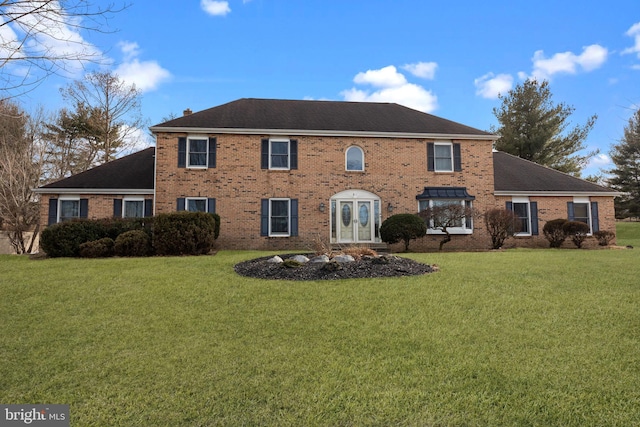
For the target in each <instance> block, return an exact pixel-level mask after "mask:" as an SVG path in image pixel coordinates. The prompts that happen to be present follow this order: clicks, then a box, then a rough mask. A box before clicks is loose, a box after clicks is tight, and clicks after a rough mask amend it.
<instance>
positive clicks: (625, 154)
mask: <svg viewBox="0 0 640 427" xmlns="http://www.w3.org/2000/svg"><path fill="white" fill-rule="evenodd" d="M609 155H610V156H611V160H612V161H613V164H614V165H615V168H613V169H611V170H610V171H609V173H610V174H611V175H613V176H612V178H610V179H609V184H610V185H611V187H613V188H614V189H616V190H618V191H620V192H623V193H625V195H624V196H621V197H616V199H615V209H616V217H618V218H629V217H638V216H640V109H638V110H637V111H636V112H635V113H634V114H633V116H631V118H630V119H629V123H628V124H627V126H626V127H625V128H624V135H623V137H622V140H621V141H620V143H619V144H616V145H614V146H613V148H612V149H611V152H610V153H609Z"/></svg>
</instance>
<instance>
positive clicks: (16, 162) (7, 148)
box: [0, 101, 45, 254]
mask: <svg viewBox="0 0 640 427" xmlns="http://www.w3.org/2000/svg"><path fill="white" fill-rule="evenodd" d="M40 115H41V112H40V113H38V114H36V116H37V118H36V119H34V118H33V117H30V116H28V115H27V114H26V113H25V112H24V111H22V110H21V109H20V108H19V107H18V106H17V105H16V104H14V103H11V102H9V101H0V218H1V219H2V223H3V228H4V229H5V230H6V231H7V234H8V236H9V241H10V243H11V245H12V246H13V248H14V250H15V251H16V253H19V254H22V253H28V252H31V250H32V247H33V243H34V242H35V241H36V238H37V235H38V232H39V207H38V200H37V198H36V196H35V194H34V193H33V191H32V190H33V188H35V187H37V186H38V185H39V183H40V174H41V170H42V163H43V162H44V160H45V157H44V153H43V146H42V144H41V143H40V140H39V138H38V134H39V128H38V126H39V123H40V121H39V120H38V118H39V117H40ZM28 231H33V234H32V237H31V240H30V241H29V242H27V241H26V239H25V233H26V232H28Z"/></svg>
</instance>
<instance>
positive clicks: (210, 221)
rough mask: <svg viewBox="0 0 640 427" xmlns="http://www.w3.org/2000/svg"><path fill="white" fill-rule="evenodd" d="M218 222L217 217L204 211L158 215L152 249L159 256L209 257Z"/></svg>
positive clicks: (154, 226)
mask: <svg viewBox="0 0 640 427" xmlns="http://www.w3.org/2000/svg"><path fill="white" fill-rule="evenodd" d="M218 218H219V217H218ZM218 222H219V220H217V219H216V216H214V215H212V214H208V213H204V212H175V213H168V214H160V215H157V216H156V217H155V218H154V222H153V249H154V251H155V253H156V255H203V254H207V253H209V251H211V249H212V248H213V244H214V241H215V238H216V228H217V227H218V230H219V225H217V223H218Z"/></svg>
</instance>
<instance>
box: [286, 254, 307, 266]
mask: <svg viewBox="0 0 640 427" xmlns="http://www.w3.org/2000/svg"><path fill="white" fill-rule="evenodd" d="M289 259H292V260H294V261H297V262H299V263H300V264H306V263H308V262H309V258H307V257H306V256H304V255H296V256H292V257H291V258H289Z"/></svg>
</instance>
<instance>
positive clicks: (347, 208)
mask: <svg viewBox="0 0 640 427" xmlns="http://www.w3.org/2000/svg"><path fill="white" fill-rule="evenodd" d="M352 214H353V202H340V221H339V222H338V225H339V230H340V241H342V242H352V241H353V215H352Z"/></svg>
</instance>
